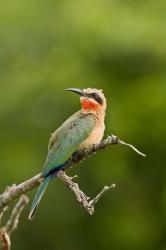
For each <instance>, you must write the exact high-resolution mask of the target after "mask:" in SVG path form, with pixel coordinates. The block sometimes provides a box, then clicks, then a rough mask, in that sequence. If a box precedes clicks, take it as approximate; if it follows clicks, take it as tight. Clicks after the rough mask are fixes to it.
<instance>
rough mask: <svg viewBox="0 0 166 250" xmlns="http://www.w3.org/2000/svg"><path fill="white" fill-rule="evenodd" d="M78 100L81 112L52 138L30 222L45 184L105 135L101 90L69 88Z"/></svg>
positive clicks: (103, 100)
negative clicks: (72, 158) (82, 151)
mask: <svg viewBox="0 0 166 250" xmlns="http://www.w3.org/2000/svg"><path fill="white" fill-rule="evenodd" d="M66 90H68V91H72V92H74V93H76V94H78V95H79V96H80V102H81V106H82V109H81V110H79V111H78V112H76V113H75V114H73V115H72V116H71V117H69V118H68V119H67V120H66V121H65V122H64V123H63V124H62V125H61V126H60V127H59V128H58V129H57V130H56V131H55V132H54V133H53V134H52V136H51V138H50V141H49V147H48V155H47V158H46V161H45V164H44V169H43V172H42V179H43V181H42V182H41V184H40V186H39V189H38V191H37V193H36V196H35V198H34V200H33V203H32V207H31V210H30V214H29V219H33V217H34V214H35V212H36V209H37V207H38V205H39V202H40V200H41V198H42V196H43V194H44V191H45V190H46V188H47V186H48V183H49V181H50V180H52V179H53V178H54V177H56V173H57V172H58V171H59V170H61V169H64V166H65V163H66V162H67V160H68V159H69V158H70V157H72V155H73V154H74V153H76V152H77V151H78V150H79V149H82V148H87V147H89V146H90V145H92V144H96V143H99V142H100V141H101V139H102V138H103V135H104V129H105V125H104V118H105V110H106V98H105V96H104V94H103V92H102V90H98V89H91V88H88V89H83V90H81V89H78V88H68V89H66Z"/></svg>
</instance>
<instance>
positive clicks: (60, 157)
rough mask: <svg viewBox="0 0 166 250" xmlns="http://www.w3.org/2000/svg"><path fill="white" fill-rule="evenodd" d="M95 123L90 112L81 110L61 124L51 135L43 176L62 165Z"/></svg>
mask: <svg viewBox="0 0 166 250" xmlns="http://www.w3.org/2000/svg"><path fill="white" fill-rule="evenodd" d="M95 124H96V119H95V117H94V116H93V115H92V114H83V113H82V112H78V113H76V114H75V115H73V116H72V117H70V118H69V119H68V120H67V121H66V122H65V123H64V124H62V126H61V127H59V128H58V129H57V130H56V131H55V132H54V133H53V134H52V136H51V139H50V143H49V152H48V156H47V159H46V162H45V165H44V170H43V176H46V175H48V174H49V172H50V171H52V170H53V169H54V170H56V169H58V168H59V166H62V165H63V164H64V163H65V162H66V161H67V160H68V159H69V157H70V156H71V155H72V154H73V153H74V152H75V151H76V150H77V148H78V147H79V145H80V144H81V143H82V142H83V141H84V140H85V139H86V138H87V137H88V136H89V134H90V133H91V131H92V130H93V128H94V127H95Z"/></svg>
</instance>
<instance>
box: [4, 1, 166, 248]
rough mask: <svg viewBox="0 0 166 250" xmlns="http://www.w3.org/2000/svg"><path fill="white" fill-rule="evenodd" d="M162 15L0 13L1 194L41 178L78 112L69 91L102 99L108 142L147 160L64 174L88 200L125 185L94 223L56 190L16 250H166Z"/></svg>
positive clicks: (62, 10)
mask: <svg viewBox="0 0 166 250" xmlns="http://www.w3.org/2000/svg"><path fill="white" fill-rule="evenodd" d="M165 9H166V2H165V1H164V0H158V1H155V0H151V1H150V0H146V1H142V0H141V1H140V0H139V1H138V0H134V1H132V0H123V1H122V0H116V1H115V0H110V1H108V0H104V1H99V0H95V1H88V0H85V1H76V0H70V1H69V0H64V1H55V0H54V1H53V0H48V1H43V0H33V1H32V0H24V1H21V0H15V1H11V0H6V1H2V2H1V8H0V37H1V39H0V54H1V56H0V81H1V89H0V120H1V123H0V159H1V164H0V165H1V175H0V182H1V191H3V190H4V188H5V187H6V186H7V185H11V184H12V183H19V182H21V181H23V180H25V179H27V178H30V177H31V176H33V175H35V174H36V173H38V172H39V171H40V170H41V169H42V165H43V162H44V160H45V157H46V154H47V143H48V139H49V135H50V133H51V132H52V131H53V130H54V129H55V128H57V127H58V126H59V125H60V124H61V123H63V121H64V120H65V119H66V118H67V117H68V116H70V115H71V114H72V113H73V112H75V111H77V110H78V109H79V107H80V106H79V101H78V98H77V97H76V96H73V95H72V94H70V93H67V92H64V88H66V87H80V88H84V87H90V86H92V87H96V88H102V89H103V90H104V93H105V95H106V97H107V100H108V101H107V102H108V109H107V118H106V128H107V130H106V135H108V134H110V133H113V134H116V135H118V136H119V137H120V138H122V139H124V140H126V141H128V142H130V143H133V144H135V145H136V146H137V147H138V148H140V149H141V150H142V151H143V152H145V153H146V154H147V158H146V159H144V158H141V157H139V156H138V155H136V154H135V153H134V152H132V151H130V150H128V149H127V148H125V147H123V146H115V147H112V148H110V149H108V150H106V151H103V152H99V153H97V154H96V155H95V156H94V157H91V158H90V159H87V160H86V161H85V162H84V163H82V164H81V165H79V166H77V167H75V168H73V169H72V170H69V171H68V172H69V173H70V174H73V173H77V174H78V175H79V179H78V181H79V183H80V185H81V187H82V189H83V190H84V191H86V192H87V193H89V194H90V195H92V194H95V193H97V192H98V190H99V189H100V188H101V187H102V186H103V185H105V184H110V183H112V182H115V183H116V184H117V188H116V189H115V190H114V191H112V193H109V194H107V195H106V196H105V197H104V198H103V200H102V201H101V202H100V203H99V204H98V205H97V206H96V214H95V215H94V216H93V217H90V216H89V215H87V214H86V212H85V211H84V210H83V209H81V208H80V207H79V205H78V204H77V202H76V201H75V199H74V198H73V196H72V194H71V193H70V192H69V191H68V190H66V188H65V187H64V185H62V183H60V182H59V181H58V180H57V181H56V180H55V181H53V182H52V183H51V184H50V186H49V188H48V192H47V195H45V197H44V198H43V200H42V202H41V206H40V209H39V211H38V214H37V216H36V218H35V220H34V221H33V222H32V223H31V222H29V221H28V220H27V216H28V211H29V208H27V210H25V211H24V214H23V215H22V220H21V223H20V227H19V228H18V230H17V232H16V233H15V234H14V235H13V238H12V242H13V249H16V250H21V249H24V250H26V249H40V250H46V249H47V250H52V249H55V250H60V249H63V250H73V249H77V250H83V249H89V250H90V249H102V250H107V249H114V250H121V249H123V250H125V249H126V250H133V249H134V250H137V249H138V250H140V249H141V250H148V249H150V250H158V249H160V250H165V249H166V240H165V234H166V182H165V176H166V169H165V150H166V146H165V139H166V134H165V130H166V125H165V121H166V118H165V117H166V116H165V107H166V71H165V69H166V29H165V23H166V15H165ZM35 191H36V190H34V191H32V192H31V193H30V196H31V197H33V195H34V193H35ZM6 216H7V215H6ZM4 219H5V218H4Z"/></svg>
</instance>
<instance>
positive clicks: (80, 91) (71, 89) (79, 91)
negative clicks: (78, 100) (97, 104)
mask: <svg viewBox="0 0 166 250" xmlns="http://www.w3.org/2000/svg"><path fill="white" fill-rule="evenodd" d="M65 90H67V91H72V92H74V93H76V94H78V95H80V96H87V94H86V93H85V92H84V91H83V90H82V89H77V88H68V89H65Z"/></svg>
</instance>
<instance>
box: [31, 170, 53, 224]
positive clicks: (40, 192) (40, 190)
mask: <svg viewBox="0 0 166 250" xmlns="http://www.w3.org/2000/svg"><path fill="white" fill-rule="evenodd" d="M51 179H52V176H51V175H49V176H47V177H46V178H45V179H44V180H43V182H42V183H41V184H40V186H39V188H38V191H37V193H36V195H35V198H34V200H33V203H32V206H31V210H30V213H29V217H28V219H29V220H32V219H33V218H34V215H35V212H36V210H37V208H38V205H39V203H40V200H41V198H42V196H43V194H44V192H45V190H46V188H47V186H48V183H49V181H50V180H51Z"/></svg>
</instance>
